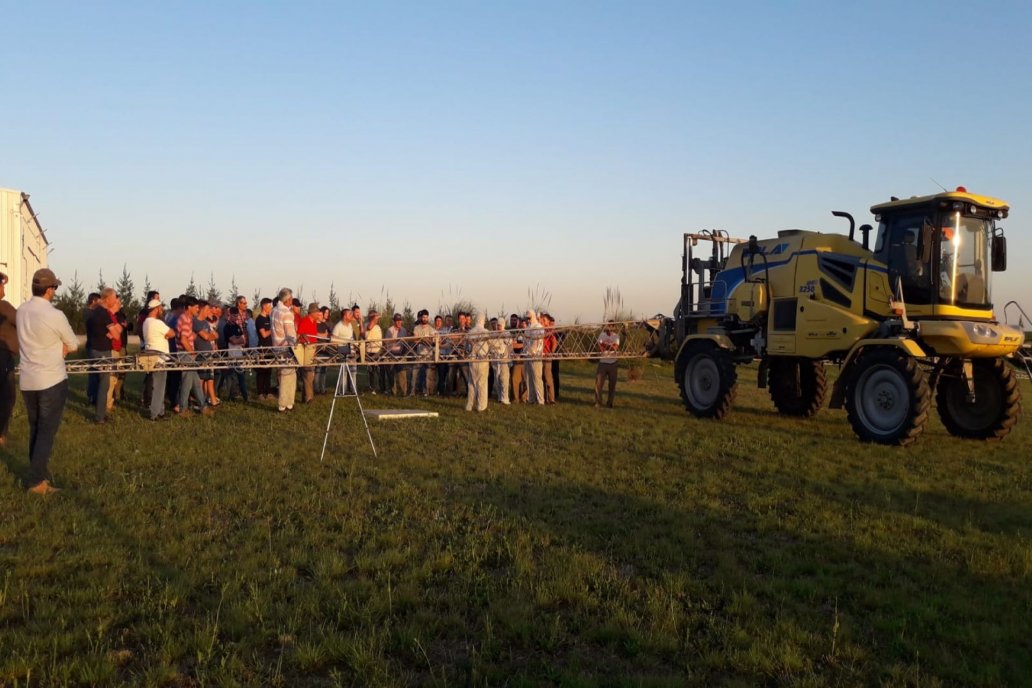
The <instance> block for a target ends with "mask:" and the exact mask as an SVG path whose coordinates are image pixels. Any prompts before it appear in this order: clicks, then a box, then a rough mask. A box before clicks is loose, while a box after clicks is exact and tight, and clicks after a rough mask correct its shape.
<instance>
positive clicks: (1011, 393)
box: [935, 358, 1021, 440]
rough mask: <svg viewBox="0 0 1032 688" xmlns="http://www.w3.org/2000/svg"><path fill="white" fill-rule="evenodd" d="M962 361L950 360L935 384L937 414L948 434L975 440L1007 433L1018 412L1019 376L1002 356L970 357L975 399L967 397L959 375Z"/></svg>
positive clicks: (963, 383) (1019, 402)
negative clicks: (971, 359)
mask: <svg viewBox="0 0 1032 688" xmlns="http://www.w3.org/2000/svg"><path fill="white" fill-rule="evenodd" d="M962 365H963V362H962V361H961V360H959V359H957V360H953V361H950V362H949V363H948V364H947V365H946V368H945V369H944V370H943V372H942V375H941V376H940V377H939V384H937V385H936V388H935V405H936V407H937V408H938V409H939V418H941V419H942V424H943V425H945V426H946V429H947V430H948V431H949V433H950V434H951V435H956V436H957V437H966V438H969V439H976V440H998V439H1000V438H1002V437H1004V436H1006V435H1007V433H1009V432H1010V431H1011V428H1013V427H1014V424H1015V423H1017V422H1018V415H1019V414H1020V413H1021V391H1020V389H1019V388H1018V380H1017V378H1016V377H1014V371H1013V370H1011V368H1010V366H1008V365H1007V364H1006V363H1005V362H1004V360H1003V359H1002V358H980V359H976V360H974V361H972V369H973V370H974V374H975V401H974V402H971V401H969V400H968V386H967V383H966V382H965V381H964V378H963V376H962V374H961V373H962Z"/></svg>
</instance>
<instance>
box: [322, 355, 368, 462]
mask: <svg viewBox="0 0 1032 688" xmlns="http://www.w3.org/2000/svg"><path fill="white" fill-rule="evenodd" d="M355 382H356V381H355V373H354V372H352V370H351V366H349V365H348V364H347V363H346V362H345V363H341V364H340V375H338V376H337V386H336V387H334V389H333V401H331V402H330V417H329V418H327V419H326V435H325V436H324V437H323V442H322V453H321V454H319V461H320V462H322V460H323V457H325V456H326V443H327V442H328V441H329V439H330V425H331V424H332V423H333V410H334V408H336V406H337V399H343V398H347V397H354V399H355V401H356V402H358V415H360V416H362V424H363V425H365V431H366V436H367V437H368V438H369V446H370V447H372V449H373V456H374V457H376V445H375V444H373V434H372V433H371V432H369V422H368V421H366V417H365V411H364V410H363V409H362V397H360V396H359V395H358V385H357V384H356V383H355ZM349 387H350V389H351V392H348V391H347V390H348V388H349Z"/></svg>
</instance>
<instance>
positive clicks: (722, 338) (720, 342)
mask: <svg viewBox="0 0 1032 688" xmlns="http://www.w3.org/2000/svg"><path fill="white" fill-rule="evenodd" d="M700 339H704V340H706V341H710V342H713V343H714V344H716V345H717V346H718V347H720V348H721V349H727V350H728V351H734V350H735V345H734V343H733V342H732V341H731V338H730V337H728V336H727V335H726V334H692V335H688V336H687V337H685V338H684V341H682V342H681V346H679V347H678V348H677V355H676V356H674V360H675V361H676V360H677V359H679V358H681V352H682V351H684V347H685V345H686V344H687V343H688V342H691V341H698V340H700Z"/></svg>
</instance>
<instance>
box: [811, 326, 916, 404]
mask: <svg viewBox="0 0 1032 688" xmlns="http://www.w3.org/2000/svg"><path fill="white" fill-rule="evenodd" d="M878 346H894V347H896V348H897V349H903V351H904V352H906V354H907V355H908V356H910V357H912V358H924V357H926V356H927V355H928V354H927V353H925V351H924V349H922V348H921V345H920V344H918V343H917V342H916V341H914V340H913V339H900V338H898V337H896V338H891V339H861V340H860V341H858V342H857V343H856V344H854V345H853V348H852V349H851V350H850V352H849V355H848V356H846V360H845V361H843V362H842V373H841V374H840V375H839V377H838V379H837V380H835V386H834V387H833V388H832V391H831V400H830V401H829V402H828V408H833V409H838V408H842V404H843V402H844V400H845V397H846V383H847V382H848V381H849V377H850V373H851V372H852V368H853V363H854V362H855V361H856V358H857V355H858V354H859V353H860V352H861V351H863V350H864V349H870V348H872V347H878Z"/></svg>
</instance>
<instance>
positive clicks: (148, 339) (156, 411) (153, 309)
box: [140, 298, 176, 420]
mask: <svg viewBox="0 0 1032 688" xmlns="http://www.w3.org/2000/svg"><path fill="white" fill-rule="evenodd" d="M146 308H147V317H146V318H145V319H144V321H143V327H142V328H140V331H141V335H142V338H143V350H144V351H146V352H148V353H156V354H167V353H169V348H168V340H170V339H172V338H173V337H175V336H176V331H175V330H173V329H172V328H171V327H169V326H168V325H166V324H165V319H164V318H165V307H164V306H162V305H161V299H157V298H155V299H151V300H150V301H148V302H147V306H146ZM163 358H165V357H163ZM167 376H168V372H167V371H165V370H156V371H154V372H152V373H151V374H150V379H151V385H152V387H151V395H150V419H151V420H158V419H159V418H161V417H162V416H164V415H165V380H166V378H167Z"/></svg>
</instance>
